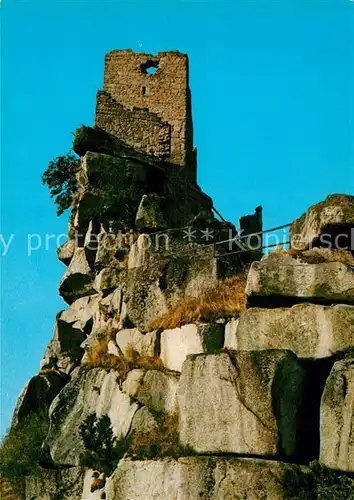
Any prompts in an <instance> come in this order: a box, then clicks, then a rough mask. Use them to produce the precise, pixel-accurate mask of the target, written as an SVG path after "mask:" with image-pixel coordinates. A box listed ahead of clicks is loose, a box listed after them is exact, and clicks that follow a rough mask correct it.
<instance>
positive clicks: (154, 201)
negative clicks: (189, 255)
mask: <svg viewBox="0 0 354 500" xmlns="http://www.w3.org/2000/svg"><path fill="white" fill-rule="evenodd" d="M164 201H165V200H164V199H163V198H161V197H160V196H158V195H156V194H154V193H151V194H144V196H143V197H142V199H141V202H140V205H139V208H138V211H137V214H136V218H135V226H136V227H137V229H139V230H145V229H149V230H158V229H165V228H167V227H168V221H166V220H165V218H164V216H163V211H162V204H163V203H164Z"/></svg>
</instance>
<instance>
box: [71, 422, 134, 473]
mask: <svg viewBox="0 0 354 500" xmlns="http://www.w3.org/2000/svg"><path fill="white" fill-rule="evenodd" d="M80 435H81V438H82V440H83V442H84V445H85V448H86V451H85V452H84V453H83V454H82V455H81V457H80V464H81V465H82V466H84V467H89V468H90V469H96V470H99V471H101V472H104V473H105V474H106V475H107V476H109V475H111V474H112V472H113V471H114V469H115V468H116V466H117V464H118V462H119V460H120V459H121V458H122V456H123V455H124V453H125V451H126V447H127V445H126V444H125V442H124V441H123V440H122V441H119V440H117V439H116V438H115V437H114V435H113V431H112V427H111V421H110V418H109V416H108V415H103V416H102V417H100V418H97V417H96V415H95V414H94V413H92V414H90V415H88V417H86V418H85V420H84V422H83V423H82V424H81V425H80Z"/></svg>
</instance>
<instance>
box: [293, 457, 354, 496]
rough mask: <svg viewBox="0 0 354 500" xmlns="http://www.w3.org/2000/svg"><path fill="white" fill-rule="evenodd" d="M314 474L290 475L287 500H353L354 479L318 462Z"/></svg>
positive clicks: (314, 464) (315, 463) (312, 467)
mask: <svg viewBox="0 0 354 500" xmlns="http://www.w3.org/2000/svg"><path fill="white" fill-rule="evenodd" d="M310 467H311V471H312V473H306V472H303V473H300V474H298V473H297V472H294V473H288V475H287V477H286V481H285V485H286V488H287V491H286V495H285V498H286V499H288V500H353V499H354V478H352V477H350V476H348V475H346V474H343V473H339V472H335V471H333V470H330V469H327V468H326V467H322V466H321V465H320V464H319V463H318V462H317V461H316V462H313V463H312V464H311V465H310Z"/></svg>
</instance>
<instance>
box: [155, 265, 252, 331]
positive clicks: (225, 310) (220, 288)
mask: <svg viewBox="0 0 354 500" xmlns="http://www.w3.org/2000/svg"><path fill="white" fill-rule="evenodd" d="M245 288H246V276H245V275H244V274H242V275H238V276H233V277H231V278H226V279H225V280H222V281H219V282H218V283H217V284H216V285H214V286H213V287H210V288H206V289H205V290H203V291H202V292H201V294H200V295H199V297H188V298H185V299H182V300H180V301H178V302H176V304H175V305H174V306H173V307H172V308H171V309H170V310H169V311H168V312H167V313H165V314H163V315H161V316H160V317H158V318H156V319H154V320H153V321H152V322H151V324H150V327H151V330H156V329H166V328H178V327H179V326H182V325H186V324H188V323H195V322H198V321H199V322H206V323H211V322H213V321H216V320H217V319H218V318H225V317H230V316H237V315H239V314H240V313H241V312H242V311H243V310H244V309H245V307H246V294H245Z"/></svg>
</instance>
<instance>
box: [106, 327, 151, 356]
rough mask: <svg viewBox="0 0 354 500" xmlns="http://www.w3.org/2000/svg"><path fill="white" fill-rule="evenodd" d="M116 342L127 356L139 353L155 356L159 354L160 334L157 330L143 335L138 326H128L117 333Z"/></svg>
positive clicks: (140, 354)
mask: <svg viewBox="0 0 354 500" xmlns="http://www.w3.org/2000/svg"><path fill="white" fill-rule="evenodd" d="M116 342H117V346H118V348H119V350H120V351H121V352H122V353H123V355H124V356H126V357H129V356H132V355H133V354H137V355H139V356H140V357H143V358H153V357H154V356H157V355H158V350H159V345H160V335H159V334H158V332H157V331H153V332H149V333H146V334H145V335H143V334H142V333H140V332H139V330H138V329H137V328H128V329H123V330H120V331H119V332H118V333H117V335H116Z"/></svg>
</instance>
